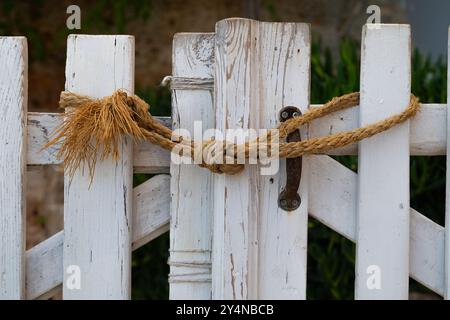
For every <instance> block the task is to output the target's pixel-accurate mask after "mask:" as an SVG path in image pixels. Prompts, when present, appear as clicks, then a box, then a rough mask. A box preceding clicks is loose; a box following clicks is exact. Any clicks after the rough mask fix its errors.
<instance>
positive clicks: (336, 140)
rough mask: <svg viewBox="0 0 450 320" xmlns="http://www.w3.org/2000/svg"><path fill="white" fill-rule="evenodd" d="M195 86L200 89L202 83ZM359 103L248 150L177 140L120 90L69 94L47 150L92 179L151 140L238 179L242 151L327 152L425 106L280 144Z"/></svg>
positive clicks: (342, 101) (291, 126) (320, 111)
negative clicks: (125, 150) (127, 141)
mask: <svg viewBox="0 0 450 320" xmlns="http://www.w3.org/2000/svg"><path fill="white" fill-rule="evenodd" d="M166 81H171V85H172V86H174V78H171V79H166ZM183 81H185V82H183V83H178V86H179V87H183V86H186V81H187V82H189V79H187V80H186V79H185V80H183ZM195 81H197V82H196V83H197V84H198V81H199V80H195ZM202 81H203V80H202ZM206 81H209V79H204V82H206ZM191 85H192V82H191ZM203 85H204V84H203ZM358 104H359V93H358V92H354V93H349V94H345V95H343V96H340V97H335V98H333V99H332V100H330V101H329V102H327V103H325V104H324V105H323V106H321V107H318V108H313V109H308V110H307V111H306V112H305V113H304V114H303V115H300V116H297V117H294V118H291V119H289V120H287V121H285V122H283V123H281V124H280V125H279V126H278V128H277V129H278V130H270V131H269V132H268V133H265V134H262V135H260V136H258V138H257V139H255V140H253V141H249V142H246V143H244V144H242V145H235V144H231V143H225V145H224V142H223V141H215V140H208V141H202V142H201V143H200V145H199V144H198V143H196V142H195V141H191V140H189V139H187V138H185V137H181V136H178V135H175V134H174V133H173V132H172V130H170V129H169V128H167V127H165V126H164V125H162V124H161V123H159V122H158V121H157V120H156V119H155V118H154V117H153V116H152V115H151V114H150V113H149V108H150V107H149V105H148V104H147V103H146V102H145V101H143V100H142V99H141V98H139V97H138V96H136V95H131V94H127V92H125V91H123V90H118V91H116V92H114V93H113V94H112V95H111V96H108V97H104V98H102V99H93V98H90V97H86V96H82V95H78V94H76V93H72V92H67V91H64V92H62V93H61V98H60V107H62V108H65V109H66V113H65V114H64V120H63V122H62V124H61V125H60V126H59V127H58V128H57V129H56V130H55V132H54V133H53V136H52V140H51V141H50V142H48V143H47V144H46V145H45V146H44V148H48V147H50V146H53V145H55V144H57V143H60V144H61V147H60V149H59V151H58V154H57V158H58V159H60V160H63V164H64V167H65V168H66V169H67V170H68V173H69V175H70V176H73V174H74V173H75V171H76V170H77V169H78V168H79V167H80V166H81V167H84V165H87V166H88V169H89V174H90V176H91V177H92V176H93V173H94V169H95V164H96V161H97V159H101V160H103V159H105V158H107V157H109V156H113V158H114V159H115V160H118V158H119V142H120V141H121V139H122V137H124V136H130V137H132V138H133V140H134V141H135V142H139V141H143V140H146V141H149V142H151V143H153V144H157V145H159V146H160V147H162V148H164V149H166V150H169V151H174V150H188V154H189V156H190V157H191V158H192V159H193V160H195V159H202V162H201V163H200V164H199V166H201V167H204V168H207V169H209V170H210V171H212V172H215V173H226V174H237V173H239V172H241V171H242V170H243V168H244V165H243V164H237V163H236V150H244V151H245V158H246V159H247V158H248V157H249V155H250V154H252V152H253V151H255V150H256V151H257V155H258V157H259V152H262V151H267V149H271V147H278V150H279V157H282V158H297V157H299V156H302V155H305V154H320V153H325V152H327V151H328V150H331V149H335V148H340V147H344V146H346V145H349V144H352V143H356V142H358V141H361V140H363V139H366V138H369V137H371V136H373V135H376V134H378V133H380V132H383V131H386V130H388V129H390V128H392V127H394V126H395V125H397V124H400V123H402V122H404V121H406V120H407V119H409V118H410V117H412V116H414V115H415V114H416V113H417V111H418V109H419V106H420V104H419V100H418V98H417V97H415V96H414V95H411V98H410V102H409V104H408V106H407V107H406V109H405V110H404V111H403V112H401V113H399V114H396V115H393V116H390V117H388V118H385V119H384V120H381V121H378V122H375V123H373V124H369V125H366V126H364V127H361V128H356V129H353V130H350V131H345V132H340V133H336V134H332V135H328V136H324V137H315V138H310V139H308V140H304V141H297V142H281V143H279V142H275V141H278V140H280V139H281V140H284V139H286V137H287V136H288V135H289V134H290V133H291V132H294V131H295V130H298V129H299V128H300V127H301V126H303V125H305V124H307V123H309V122H311V121H313V120H314V119H317V118H320V117H323V116H325V115H328V114H330V113H333V112H336V111H339V110H343V109H346V108H350V107H354V106H357V105H358ZM262 142H265V143H266V147H267V148H266V149H264V150H261V149H258V147H260V146H261V143H262ZM174 148H177V149H174ZM199 153H201V154H199ZM179 154H180V153H179ZM200 156H202V157H200ZM224 159H226V160H227V161H224ZM230 160H231V161H230ZM230 162H231V163H230Z"/></svg>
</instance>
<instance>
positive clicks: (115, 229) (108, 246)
mask: <svg viewBox="0 0 450 320" xmlns="http://www.w3.org/2000/svg"><path fill="white" fill-rule="evenodd" d="M120 88H123V89H126V90H129V91H130V92H133V90H134V38H133V37H131V36H88V35H72V36H69V38H68V44H67V65H66V90H68V91H73V92H76V93H80V94H84V95H88V96H92V97H98V98H100V97H103V96H107V95H111V94H112V93H113V91H114V90H116V89H120ZM120 148H121V150H120V159H119V161H118V162H117V163H116V162H115V161H114V160H112V159H106V160H105V161H100V160H99V161H97V165H96V169H95V175H94V179H93V181H92V185H90V177H89V174H88V172H82V171H81V170H78V171H77V172H76V174H75V176H74V178H73V180H72V181H71V182H70V178H69V177H67V176H66V177H65V187H64V189H65V190H64V254H63V257H64V262H63V265H64V282H63V296H64V299H129V298H130V276H131V271H130V268H131V221H132V220H131V219H132V217H131V212H132V207H131V205H132V191H133V188H132V187H133V184H132V173H133V159H132V144H131V142H130V141H129V140H127V139H124V141H123V142H122V144H121V146H120ZM69 266H75V269H70V268H69ZM68 268H69V269H68ZM77 268H79V271H80V277H81V278H80V280H81V282H80V284H81V287H80V289H76V288H73V285H74V284H76V278H74V277H76V275H77ZM67 271H71V273H67ZM68 284H70V286H68Z"/></svg>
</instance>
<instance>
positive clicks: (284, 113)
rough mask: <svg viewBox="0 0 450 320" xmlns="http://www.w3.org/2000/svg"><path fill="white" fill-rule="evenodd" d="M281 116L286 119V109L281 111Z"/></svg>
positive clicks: (287, 115)
mask: <svg viewBox="0 0 450 320" xmlns="http://www.w3.org/2000/svg"><path fill="white" fill-rule="evenodd" d="M281 117H282V118H283V119H286V118H287V117H289V113H288V112H287V111H283V112H282V113H281Z"/></svg>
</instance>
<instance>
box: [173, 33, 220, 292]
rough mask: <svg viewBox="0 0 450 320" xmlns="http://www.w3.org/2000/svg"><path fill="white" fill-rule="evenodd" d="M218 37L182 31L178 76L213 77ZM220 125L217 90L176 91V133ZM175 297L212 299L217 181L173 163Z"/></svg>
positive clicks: (177, 42) (177, 43)
mask: <svg viewBox="0 0 450 320" xmlns="http://www.w3.org/2000/svg"><path fill="white" fill-rule="evenodd" d="M213 54H214V34H213V33H209V34H208V33H206V34H201V33H198V34H197V33H193V34H189V33H182V34H178V35H175V38H174V41H173V72H172V74H173V76H175V77H187V78H192V77H194V78H210V79H212V78H213V73H214V69H213V67H214V63H213V58H214V57H213ZM195 121H199V122H198V124H201V126H202V129H203V130H207V129H209V128H213V127H214V111H213V93H212V89H209V90H208V89H206V90H199V89H195V90H189V88H185V89H181V90H174V91H173V93H172V126H173V129H178V128H180V129H185V130H188V131H189V132H190V133H191V134H192V136H191V138H193V133H194V122H195ZM170 172H171V194H172V203H171V220H170V260H169V263H170V275H169V282H170V299H211V239H212V234H211V231H212V230H211V229H212V196H211V193H212V178H213V174H212V173H211V172H209V171H208V170H205V169H203V168H200V167H198V166H196V165H192V164H180V165H178V164H175V163H173V162H172V163H171V165H170Z"/></svg>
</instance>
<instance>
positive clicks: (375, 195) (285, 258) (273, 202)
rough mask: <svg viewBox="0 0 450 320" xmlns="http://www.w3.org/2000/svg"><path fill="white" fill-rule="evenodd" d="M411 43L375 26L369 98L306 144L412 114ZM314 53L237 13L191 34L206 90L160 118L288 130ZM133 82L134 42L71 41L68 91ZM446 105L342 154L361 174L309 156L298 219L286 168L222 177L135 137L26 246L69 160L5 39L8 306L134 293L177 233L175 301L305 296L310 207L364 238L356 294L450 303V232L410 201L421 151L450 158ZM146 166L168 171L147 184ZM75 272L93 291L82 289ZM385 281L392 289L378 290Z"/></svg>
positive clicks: (2, 129) (1, 286) (305, 29)
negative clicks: (37, 211)
mask: <svg viewBox="0 0 450 320" xmlns="http://www.w3.org/2000/svg"><path fill="white" fill-rule="evenodd" d="M410 38H411V35H410V27H409V26H408V25H367V26H365V27H364V29H363V34H362V53H361V105H360V106H359V108H354V109H351V110H346V111H343V112H338V113H336V114H333V115H330V116H327V117H324V118H321V119H318V120H317V121H315V122H314V123H312V124H311V125H310V126H308V127H306V128H303V129H302V137H313V136H321V135H327V134H330V133H335V132H339V131H343V130H348V129H350V128H355V127H357V126H359V125H364V124H368V123H372V122H374V121H377V120H380V119H383V118H385V117H386V116H388V115H391V114H393V113H397V112H399V111H401V110H402V109H403V108H405V106H406V105H407V103H408V101H409V96H410V78H411V66H410V60H411V55H410ZM310 48H311V37H310V26H309V25H308V24H303V23H266V22H258V21H253V20H246V19H227V20H223V21H220V22H218V23H217V25H216V31H215V33H181V34H177V35H176V36H175V38H174V42H173V76H174V77H181V78H198V79H201V80H202V82H203V85H199V86H198V87H196V88H181V87H180V88H174V91H173V96H172V105H173V108H172V119H170V118H161V121H163V122H165V123H166V124H167V125H172V127H173V128H185V129H190V130H192V129H193V123H194V121H195V120H201V121H202V123H203V129H204V130H206V129H208V128H213V127H216V128H218V129H226V128H244V129H245V128H273V127H275V126H276V125H277V123H278V112H279V110H280V109H281V108H282V107H284V106H287V105H294V106H298V107H300V108H302V109H303V110H305V109H306V108H307V107H308V104H309V94H310ZM212 83H214V84H215V85H211V84H212ZM449 83H450V81H449ZM119 88H125V89H128V90H130V91H133V89H134V39H133V37H130V36H88V35H72V36H70V37H69V38H68V46H67V64H66V89H67V90H70V91H74V92H77V93H81V94H86V95H90V96H94V97H102V96H105V95H109V94H111V93H112V92H113V91H114V90H115V89H119ZM314 107H317V106H315V105H312V106H311V108H314ZM446 110H447V106H446V105H444V104H424V105H422V108H421V111H420V113H419V114H418V115H417V116H416V117H415V118H414V119H412V120H411V121H410V123H405V124H403V125H400V126H397V127H395V128H394V129H392V130H390V131H388V132H385V133H382V134H380V135H377V136H375V137H373V138H370V139H367V140H364V141H363V142H361V143H359V145H351V146H349V147H346V148H341V149H338V150H334V151H333V152H332V154H335V155H355V154H358V156H359V157H358V161H359V164H358V168H359V169H358V171H359V174H356V173H354V172H353V171H351V170H349V169H347V168H346V167H344V166H342V165H341V164H339V163H338V162H336V161H335V160H333V159H332V158H330V157H329V156H327V155H315V156H305V157H304V158H303V172H302V180H301V185H300V188H299V194H300V196H301V198H302V203H301V206H300V207H299V208H298V209H297V210H295V211H294V212H290V213H287V212H285V211H283V210H281V209H279V208H278V204H277V197H278V194H279V192H280V189H281V188H282V187H283V186H284V181H285V179H286V176H285V175H286V172H285V167H284V161H281V167H280V171H279V174H277V175H273V176H262V175H260V174H259V171H258V166H257V165H251V166H247V167H246V169H245V171H244V172H243V173H241V174H239V175H237V176H226V175H215V174H212V173H210V172H209V171H207V170H205V169H202V168H199V167H197V166H195V165H174V164H173V163H171V162H170V155H169V153H168V152H165V151H163V150H161V149H160V148H158V147H156V146H153V145H150V144H149V143H142V144H139V145H132V144H131V143H130V142H129V141H126V140H125V141H124V142H123V144H122V147H121V159H120V161H119V162H118V163H115V162H114V161H112V160H107V161H102V162H98V164H97V168H96V172H95V177H94V180H93V183H92V185H91V187H90V188H88V186H89V177H88V176H87V175H86V174H83V173H82V172H78V173H77V174H76V176H75V178H74V180H73V181H72V183H71V184H69V183H68V179H66V183H65V187H64V201H65V205H64V231H61V232H59V233H57V234H56V235H54V236H52V237H51V238H49V239H47V240H45V241H43V242H42V243H40V244H39V245H37V246H35V247H34V248H32V249H30V250H28V251H25V221H26V219H25V187H24V186H25V183H26V172H27V171H26V168H27V165H55V164H58V161H57V159H56V158H55V150H54V149H52V150H44V151H41V148H42V146H43V145H44V144H45V143H46V142H48V140H49V134H50V133H51V132H52V131H53V129H54V128H55V127H56V126H57V125H58V123H59V122H60V121H61V118H59V117H58V116H57V115H56V114H54V113H33V112H28V113H27V41H26V39H25V38H23V37H0V123H1V125H0V298H3V299H23V298H27V299H35V298H48V297H51V296H52V295H54V294H55V292H57V291H59V290H61V285H62V284H64V285H62V291H63V297H64V298H65V299H78V298H84V299H129V298H130V282H131V280H130V279H131V277H130V274H131V269H130V268H131V263H130V259H131V250H134V249H136V248H138V247H140V246H142V245H143V244H146V243H147V242H149V241H151V240H152V239H154V238H156V237H157V236H159V235H160V234H162V233H164V232H166V231H168V230H169V229H170V260H169V264H170V275H169V283H170V298H171V299H211V298H212V299H266V298H269V299H304V298H305V295H306V285H307V282H306V264H307V261H306V257H307V230H308V229H307V224H308V214H309V215H311V216H312V217H314V218H316V219H318V220H319V221H321V222H322V223H324V224H325V225H327V226H329V227H330V228H332V229H334V230H335V231H337V232H338V233H340V234H342V235H343V236H345V237H346V238H348V239H350V240H352V241H355V242H356V248H357V250H356V264H355V273H356V282H355V298H356V299H407V298H408V281H409V276H410V277H412V278H414V279H416V280H417V281H418V282H420V283H422V284H423V285H425V286H426V287H428V288H430V289H431V290H433V291H434V292H436V293H438V294H439V295H442V296H444V297H448V295H449V289H450V262H449V259H448V258H449V257H450V240H449V239H450V226H449V225H450V223H447V228H444V227H442V226H440V225H438V224H436V223H434V222H433V221H431V220H429V219H428V218H426V217H424V216H423V215H422V214H420V213H419V212H417V211H415V210H414V209H412V208H410V206H409V169H408V168H409V155H410V154H411V155H444V154H446V150H447V148H448V145H447V144H448V141H450V140H449V139H447V136H448V135H449V131H448V130H447V128H450V126H448V125H447V122H448V121H450V118H448V119H447V116H446V114H447V113H446ZM170 122H172V123H171V124H170ZM133 171H134V172H135V173H153V174H159V175H156V176H154V177H153V178H151V179H150V180H148V181H147V182H145V183H143V184H142V185H140V186H138V187H136V188H134V189H133V188H132V173H133ZM169 172H170V176H169V175H167V173H169ZM448 174H450V173H448ZM447 181H449V179H447ZM446 201H447V203H450V202H449V201H450V199H449V194H448V193H447V199H446ZM449 217H450V209H449V206H447V212H446V218H447V221H449V220H448V218H449ZM74 266H75V269H76V268H79V270H80V276H81V278H80V279H81V287H80V289H73V288H72V289H71V286H67V281H71V278H70V277H71V275H73V274H74V273H73V272H75V271H76V270H75V269H74ZM74 270H75V271H74ZM373 272H375V273H373ZM378 272H379V273H378ZM373 275H379V276H380V278H379V279H380V285H381V286H380V288H375V289H374V288H373V287H372V286H371V285H370V283H369V286H368V281H369V282H370V281H371V278H370V277H371V276H373Z"/></svg>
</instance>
